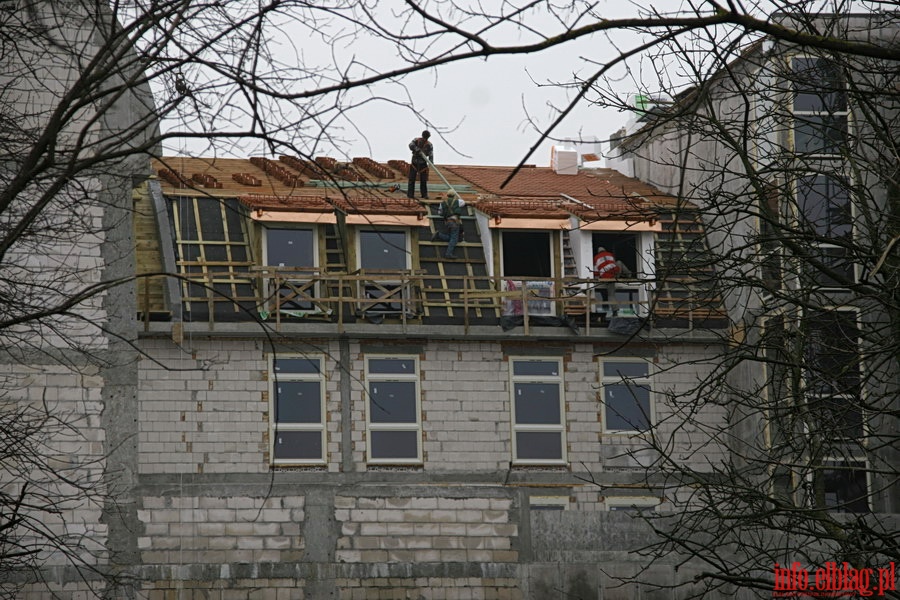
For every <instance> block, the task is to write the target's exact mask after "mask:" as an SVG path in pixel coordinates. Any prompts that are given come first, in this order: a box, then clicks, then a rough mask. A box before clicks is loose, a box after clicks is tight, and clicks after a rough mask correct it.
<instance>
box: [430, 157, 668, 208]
mask: <svg viewBox="0 0 900 600" xmlns="http://www.w3.org/2000/svg"><path fill="white" fill-rule="evenodd" d="M446 168H447V169H448V170H450V171H452V172H453V173H455V174H457V175H459V176H460V177H462V178H463V179H465V180H467V181H469V182H471V183H472V184H473V185H475V186H477V187H479V188H481V189H483V190H484V191H486V192H487V193H489V194H492V195H496V196H499V197H503V198H507V197H510V198H516V197H518V198H555V199H558V198H561V195H562V194H565V195H567V196H571V197H573V198H576V199H577V200H579V201H581V202H584V203H585V204H591V205H594V204H598V205H600V204H603V205H610V203H616V202H621V203H622V205H623V207H624V206H625V205H627V204H628V203H629V201H630V200H631V199H633V198H635V197H637V196H641V197H644V198H647V199H648V200H651V201H656V202H663V203H666V204H669V203H671V202H672V200H673V199H672V198H671V197H670V196H666V195H664V194H662V192H660V191H659V190H657V189H656V188H654V187H652V186H649V185H647V184H645V183H642V182H640V181H638V180H637V179H634V178H631V177H626V176H625V175H622V174H621V173H619V172H618V171H614V170H612V169H582V170H580V171H579V172H578V174H577V175H559V174H557V173H556V172H555V171H554V170H553V169H551V168H550V167H525V168H522V169H520V170H519V172H518V173H516V176H515V177H514V178H513V179H512V181H510V182H509V183H508V184H507V185H506V186H503V187H501V185H502V184H503V182H504V181H505V180H506V178H507V177H509V175H510V174H511V173H512V172H513V168H512V167H471V166H448V167H446Z"/></svg>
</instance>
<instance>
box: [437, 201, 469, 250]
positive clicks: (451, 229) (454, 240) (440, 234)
mask: <svg viewBox="0 0 900 600" xmlns="http://www.w3.org/2000/svg"><path fill="white" fill-rule="evenodd" d="M465 205H466V201H465V200H463V199H462V198H460V197H459V196H457V195H456V193H454V192H449V193H448V194H447V198H446V200H444V201H443V202H441V205H440V206H439V207H438V213H439V214H440V215H441V216H442V217H444V229H445V231H435V233H434V235H433V236H432V237H431V241H432V242H435V241H437V240H441V241H442V242H447V251H446V252H445V253H444V258H456V255H455V254H454V252H455V251H456V244H458V243H459V239H460V234H461V233H462V220H461V219H462V214H463V212H464V211H465V209H464V207H465ZM435 229H437V228H435Z"/></svg>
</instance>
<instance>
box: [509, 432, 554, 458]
mask: <svg viewBox="0 0 900 600" xmlns="http://www.w3.org/2000/svg"><path fill="white" fill-rule="evenodd" d="M516 454H517V455H518V456H517V458H518V459H519V460H528V459H532V460H538V459H540V460H562V456H563V455H562V433H558V432H555V431H518V432H516Z"/></svg>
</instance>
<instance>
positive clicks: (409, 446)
mask: <svg viewBox="0 0 900 600" xmlns="http://www.w3.org/2000/svg"><path fill="white" fill-rule="evenodd" d="M369 435H370V436H371V437H372V458H376V459H390V458H402V459H407V460H415V459H417V458H418V457H419V432H418V431H370V432H369Z"/></svg>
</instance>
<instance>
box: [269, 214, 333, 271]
mask: <svg viewBox="0 0 900 600" xmlns="http://www.w3.org/2000/svg"><path fill="white" fill-rule="evenodd" d="M273 229H277V230H279V231H288V230H289V231H309V232H310V233H311V234H312V262H313V264H311V265H308V266H299V267H297V268H301V269H305V268H309V269H318V268H319V231H318V227H315V226H311V227H303V226H293V225H291V224H289V223H284V224H274V225H271V226H270V225H265V226H263V228H262V262H263V266H266V267H276V268H279V265H272V264H269V232H270V230H273ZM292 266H293V265H285V266H284V267H283V268H285V269H289V268H291V267H292Z"/></svg>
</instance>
